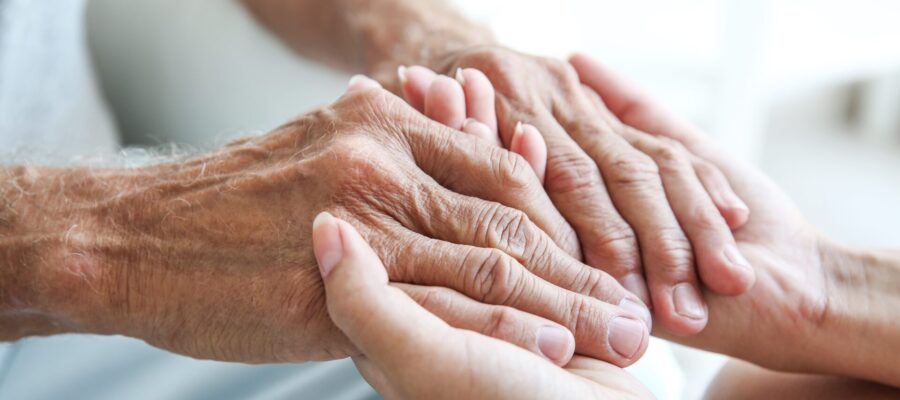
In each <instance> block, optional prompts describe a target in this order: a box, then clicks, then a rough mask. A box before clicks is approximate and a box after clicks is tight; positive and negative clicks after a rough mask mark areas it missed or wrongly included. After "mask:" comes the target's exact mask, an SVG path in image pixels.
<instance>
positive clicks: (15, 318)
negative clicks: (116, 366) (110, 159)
mask: <svg viewBox="0 0 900 400" xmlns="http://www.w3.org/2000/svg"><path fill="white" fill-rule="evenodd" d="M102 175H103V174H102V173H99V172H97V173H92V172H89V171H88V170H87V169H56V168H42V167H9V168H2V169H0V177H2V179H0V198H2V199H3V205H2V208H0V277H2V280H0V321H2V324H0V340H14V339H18V338H21V337H24V336H30V335H48V334H53V333H60V332H79V331H85V330H87V329H88V326H87V325H88V324H89V321H88V320H89V318H88V316H87V312H88V311H89V310H92V309H94V308H95V305H96V303H97V302H98V301H100V297H101V296H99V293H98V292H97V290H98V289H97V285H96V280H97V279H99V278H100V274H99V273H98V271H99V270H98V269H97V268H96V267H97V266H96V263H94V262H92V260H91V258H90V257H89V255H90V252H89V251H88V250H89V248H90V247H91V246H93V244H92V242H93V240H94V237H93V235H91V234H90V233H89V232H91V231H92V227H93V226H94V225H95V222H94V221H95V220H94V218H92V216H91V215H90V212H89V207H86V204H87V203H88V202H89V201H93V197H94V196H96V195H97V194H98V193H100V192H101V191H102V190H101V188H102V187H104V186H105V185H107V184H112V182H109V181H107V182H106V183H105V184H103V179H104V178H103V176H102Z"/></svg>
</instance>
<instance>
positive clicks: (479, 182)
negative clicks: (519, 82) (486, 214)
mask: <svg viewBox="0 0 900 400" xmlns="http://www.w3.org/2000/svg"><path fill="white" fill-rule="evenodd" d="M430 122H431V121H429V124H425V125H424V126H426V127H427V129H425V130H417V131H412V132H408V136H409V138H410V144H411V146H412V148H411V150H412V154H413V156H414V157H415V160H416V163H417V165H418V166H419V168H421V169H422V171H424V172H425V173H426V174H428V175H429V176H430V178H428V179H429V180H431V179H433V180H434V181H437V183H438V184H440V185H441V186H444V187H446V188H448V189H450V190H452V191H455V192H457V193H461V194H465V195H467V196H472V197H477V198H481V199H484V200H488V201H494V202H498V203H500V204H503V205H506V206H508V207H511V208H515V209H519V210H522V211H524V212H525V213H526V214H527V215H528V216H529V217H530V218H531V220H532V221H534V223H536V224H537V225H538V226H539V227H540V228H541V229H543V230H544V231H545V232H547V234H548V235H550V237H551V238H552V239H553V241H554V242H555V243H557V244H558V245H559V246H560V247H562V248H563V249H564V250H565V251H566V252H568V253H569V254H572V255H574V256H576V257H579V258H580V257H581V250H580V247H579V245H578V238H577V237H576V236H575V231H574V230H572V227H571V226H569V224H568V223H567V222H566V220H565V219H564V218H563V217H562V216H561V215H560V214H559V211H558V210H557V209H556V207H555V206H554V205H553V203H552V202H551V201H550V198H549V197H547V193H546V191H544V187H543V185H541V183H540V181H539V180H538V179H537V177H536V175H535V174H534V172H533V171H532V170H531V166H530V165H529V164H528V163H527V162H525V160H524V159H523V158H522V157H521V156H519V155H516V154H514V153H511V152H509V151H507V150H505V149H502V148H499V147H494V146H485V145H484V144H483V142H481V141H478V140H472V139H471V138H468V137H466V136H461V135H459V133H458V132H454V131H452V130H448V129H446V127H441V126H436V125H434V124H430ZM426 130H427V132H426Z"/></svg>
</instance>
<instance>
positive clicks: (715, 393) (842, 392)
mask: <svg viewBox="0 0 900 400" xmlns="http://www.w3.org/2000/svg"><path fill="white" fill-rule="evenodd" d="M898 393H900V389H897V388H892V387H889V386H884V385H880V384H877V383H873V382H867V381H862V380H858V379H852V378H845V377H838V376H824V375H809V374H797V373H788V372H777V371H771V370H767V369H764V368H761V367H758V366H756V365H753V364H750V363H747V362H744V361H738V360H734V359H732V360H731V361H729V362H728V363H727V364H726V365H725V366H724V367H722V369H721V370H720V371H719V374H718V375H717V376H716V377H715V378H714V379H713V381H712V383H710V385H709V387H708V388H707V390H706V394H705V395H704V398H705V399H708V400H717V399H728V400H741V399H748V400H749V399H792V400H803V399H815V400H827V399H851V398H852V399H896V398H897V395H898Z"/></svg>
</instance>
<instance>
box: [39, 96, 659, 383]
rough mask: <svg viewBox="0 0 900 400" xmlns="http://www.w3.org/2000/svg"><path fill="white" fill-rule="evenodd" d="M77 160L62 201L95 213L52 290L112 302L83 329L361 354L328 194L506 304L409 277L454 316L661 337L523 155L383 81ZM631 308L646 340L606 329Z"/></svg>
mask: <svg viewBox="0 0 900 400" xmlns="http://www.w3.org/2000/svg"><path fill="white" fill-rule="evenodd" d="M70 175H72V176H71V177H70V178H69V179H67V181H68V182H71V183H74V184H76V186H77V187H79V188H82V191H83V192H85V193H84V194H85V196H84V197H83V200H81V201H76V200H75V199H74V196H70V199H69V202H67V203H66V204H68V205H69V206H70V207H71V208H61V209H60V214H73V215H76V216H78V217H79V218H80V222H81V223H80V224H77V226H78V227H79V228H77V229H75V231H74V232H70V233H68V234H67V239H66V243H67V247H65V248H64V250H63V251H62V253H61V254H62V257H63V260H64V261H63V263H64V264H65V265H66V266H67V268H64V269H63V270H62V272H61V273H60V274H59V275H58V276H59V277H60V278H59V279H58V281H59V282H58V283H57V285H60V286H65V287H66V289H65V290H59V291H49V292H52V293H82V295H83V296H84V297H85V298H93V299H94V300H92V301H94V302H99V303H102V304H103V305H104V308H100V307H87V306H85V307H83V308H79V309H77V310H76V309H71V310H69V311H70V313H69V314H71V315H70V317H71V318H69V319H70V320H71V323H72V324H73V325H77V326H78V328H77V329H78V330H81V331H94V332H101V333H119V334H126V335H130V336H134V337H138V338H141V339H144V340H146V341H148V342H149V343H151V344H153V345H155V346H159V347H162V348H165V349H168V350H172V351H175V352H178V353H181V354H187V355H190V356H194V357H199V358H214V359H219V360H235V361H245V362H271V361H300V360H309V359H331V358H339V357H344V356H347V355H352V354H355V353H356V351H355V349H354V348H353V346H352V345H351V344H350V343H349V342H348V341H347V340H346V338H345V337H344V336H343V335H341V334H340V332H339V331H338V330H337V329H336V328H335V327H334V326H333V324H332V323H331V321H330V320H329V318H328V315H327V313H326V312H325V307H324V296H323V292H322V287H321V281H320V279H319V277H318V276H317V274H316V273H315V269H314V267H315V262H314V260H313V257H312V249H311V240H310V233H309V232H310V223H311V222H312V219H313V216H315V215H316V213H318V212H320V211H326V210H327V211H329V212H331V213H333V214H334V215H336V216H339V217H341V218H343V219H345V220H347V221H351V222H352V223H353V224H355V225H357V226H360V227H361V231H362V234H363V235H364V236H365V237H366V238H367V240H369V241H370V242H371V243H372V246H373V247H374V248H375V249H376V251H377V252H378V254H379V255H380V256H381V257H382V258H383V259H384V260H385V264H386V265H388V267H389V271H388V272H389V275H390V277H391V279H392V280H394V281H398V282H405V283H410V284H417V285H427V286H443V287H447V288H450V289H453V290H455V291H457V292H459V293H462V295H465V296H468V297H469V298H471V299H474V300H477V301H479V302H481V303H483V304H485V305H488V306H496V308H491V309H487V310H486V309H484V308H483V307H482V308H477V307H476V308H474V309H473V308H466V307H460V308H454V307H440V306H441V305H446V302H445V301H430V300H428V299H429V298H431V299H432V300H433V299H434V298H435V296H431V295H430V293H432V292H433V291H434V290H435V289H429V288H422V287H415V286H413V287H409V288H408V290H409V291H410V292H411V295H413V297H415V298H417V299H420V300H423V301H424V302H426V303H429V304H431V305H432V306H435V307H437V308H438V310H437V311H440V312H438V314H439V315H440V316H441V317H442V318H444V319H446V320H448V321H451V322H453V321H456V322H459V323H463V324H465V325H467V326H468V327H469V328H470V329H472V330H476V331H481V332H484V333H486V334H488V335H493V336H496V337H499V338H501V339H504V340H506V341H509V342H513V343H517V344H520V345H522V346H523V347H525V348H533V347H534V343H533V341H534V336H533V332H531V333H528V332H525V331H526V330H521V332H520V331H517V330H515V329H512V330H510V329H500V328H498V327H502V326H507V325H512V326H529V325H530V324H531V325H533V324H534V320H533V319H531V320H529V321H531V322H528V321H525V322H522V321H524V320H522V318H524V317H522V316H523V315H526V314H533V315H534V316H537V317H538V318H542V319H541V320H542V321H547V322H548V323H551V324H552V323H558V324H560V325H562V326H564V327H566V328H568V329H570V330H571V331H572V332H573V333H574V337H575V340H576V343H577V345H576V348H575V350H576V351H577V352H578V353H580V354H585V355H589V356H592V357H595V358H599V359H604V360H607V361H609V362H611V363H613V364H616V365H620V366H624V365H628V364H630V363H632V362H634V361H635V360H636V359H637V358H639V357H640V355H641V354H642V353H643V351H644V350H645V349H646V344H647V340H648V339H647V337H648V335H649V332H648V331H649V329H648V328H646V325H645V323H644V322H643V321H642V320H641V316H640V315H634V314H631V313H630V312H628V311H626V310H623V309H621V308H620V307H618V305H619V304H620V303H622V302H623V301H624V300H625V299H630V301H632V302H633V304H640V302H639V300H637V298H635V297H634V296H633V295H631V294H629V293H628V292H627V291H626V290H625V289H623V288H622V287H621V286H620V285H619V284H618V283H617V282H616V281H615V280H614V279H612V278H611V277H610V276H608V275H606V274H605V273H602V272H601V271H599V270H596V269H592V268H590V267H588V266H586V265H583V264H581V263H580V262H578V261H577V260H575V259H574V258H572V257H570V256H569V255H567V254H566V253H565V252H564V251H563V250H561V249H559V248H558V247H557V246H556V245H555V244H554V238H552V237H551V236H548V235H547V234H545V233H544V232H545V231H546V232H560V231H561V230H560V229H558V227H559V226H560V225H561V224H564V222H563V221H562V219H561V218H560V217H559V215H558V214H556V213H555V211H554V208H553V207H552V204H551V202H550V200H549V199H548V198H547V197H546V195H545V194H544V192H543V190H542V189H541V186H540V183H539V182H538V180H537V178H536V177H535V176H534V174H533V173H532V172H531V170H530V169H529V167H528V165H527V163H525V162H524V161H523V160H522V159H521V157H519V156H517V155H515V154H512V153H509V152H507V151H505V150H503V149H499V148H488V147H484V146H482V145H481V144H480V143H478V142H477V140H475V139H472V138H469V137H466V136H465V135H461V134H460V133H459V132H456V131H453V130H451V129H449V128H446V127H444V126H442V125H440V124H438V123H435V122H432V121H429V120H428V119H427V118H425V117H423V116H421V115H419V114H418V113H417V112H416V111H415V110H413V109H412V108H410V107H409V106H407V105H406V104H405V103H404V102H403V101H402V100H400V99H398V98H396V97H395V96H393V95H391V94H389V93H387V92H385V91H383V90H380V89H372V90H362V91H358V92H354V93H350V94H348V95H346V96H344V97H343V98H341V99H340V100H339V101H337V102H336V103H335V104H333V105H331V106H328V107H325V108H323V109H321V110H319V111H316V112H313V113H310V114H307V115H304V116H302V117H300V118H299V119H297V120H295V121H293V122H291V123H288V124H286V125H284V126H282V127H281V128H279V129H277V130H275V131H274V132H272V133H270V134H268V135H265V136H261V137H256V138H249V139H244V140H241V141H239V142H235V143H233V144H231V145H229V146H227V147H225V148H223V149H222V150H220V151H217V152H215V153H212V154H209V155H206V156H203V157H200V158H196V159H193V160H189V161H186V162H177V163H171V164H163V165H158V166H152V167H148V168H142V169H137V170H130V171H121V170H110V171H94V172H92V173H90V174H86V173H83V172H82V173H81V175H79V174H78V172H77V171H76V172H70ZM88 192H89V193H90V194H91V195H90V196H88V195H87V194H86V193H88ZM97 192H100V193H104V195H101V196H98V195H96V193H97ZM470 196H477V197H470ZM482 199H484V200H482ZM72 210H77V212H76V211H72ZM519 210H524V212H523V211H519ZM75 239H77V240H75ZM66 271H68V272H66ZM85 282H87V283H88V285H85V284H84V283H85ZM88 288H90V290H88ZM67 296H68V295H67ZM42 302H43V303H46V304H48V306H47V308H48V309H54V310H57V309H61V310H64V309H66V307H65V306H63V304H76V303H75V302H71V301H69V299H66V298H62V297H59V298H48V299H43V300H42ZM51 303H52V305H54V306H55V307H54V306H50V304H51ZM89 303H91V301H80V302H78V304H82V305H85V304H89ZM499 306H505V307H499ZM73 307H74V306H73ZM104 309H105V310H110V309H111V310H110V311H109V312H100V311H98V310H104ZM511 309H518V311H521V313H519V312H511V311H510V310H511ZM473 310H477V311H478V312H475V311H473ZM466 313H473V315H466ZM616 317H623V318H626V319H629V320H634V321H640V326H644V327H645V328H644V333H643V335H639V336H638V338H637V342H636V343H638V344H640V345H639V347H636V348H635V351H634V353H633V354H630V355H621V354H619V353H617V352H616V351H614V350H613V349H612V348H611V346H610V344H609V342H608V339H607V337H608V330H609V322H610V321H611V320H612V319H614V318H616ZM516 321H519V322H518V323H517V322H516ZM517 324H518V325H517ZM523 332H524V333H523ZM554 361H557V362H564V361H565V360H554Z"/></svg>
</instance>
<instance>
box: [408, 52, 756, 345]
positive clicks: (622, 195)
mask: <svg viewBox="0 0 900 400" xmlns="http://www.w3.org/2000/svg"><path fill="white" fill-rule="evenodd" d="M431 67H432V68H434V69H435V70H436V71H437V72H438V73H444V74H448V75H451V76H452V75H454V74H455V71H456V70H457V69H458V68H464V69H467V68H472V69H477V70H480V71H483V72H484V74H485V75H486V76H487V78H488V79H489V80H490V82H491V83H492V84H493V86H494V88H495V90H496V96H497V100H496V113H497V118H496V124H497V128H498V130H499V134H500V137H501V139H502V142H503V144H505V145H506V147H510V145H511V143H510V142H511V139H512V136H513V133H514V131H515V127H516V126H517V125H518V123H519V122H523V123H527V124H530V125H532V126H534V127H535V128H536V129H537V130H538V131H539V132H540V133H541V134H542V135H543V137H544V140H545V142H546V144H547V161H546V178H545V184H544V187H545V189H546V191H547V193H548V196H549V197H550V198H551V199H552V201H553V203H554V206H555V207H556V208H557V209H558V210H559V212H560V213H561V214H562V215H563V217H565V219H566V221H567V222H568V226H567V227H566V228H563V229H570V230H573V231H574V232H575V234H577V237H578V239H579V245H580V250H581V251H580V254H581V255H583V258H584V260H585V263H586V264H588V265H591V266H593V267H595V268H599V269H602V270H604V271H606V272H608V273H610V274H611V275H612V276H614V277H615V278H617V279H618V280H619V281H620V282H621V283H622V284H623V285H624V286H625V287H626V288H628V289H629V290H631V291H632V292H633V293H635V294H636V295H638V296H639V297H640V298H641V299H642V300H644V302H645V303H648V304H650V305H652V307H653V311H654V320H655V321H656V322H657V324H658V325H660V326H662V327H664V328H666V330H667V331H669V332H672V333H674V334H678V335H691V334H695V333H697V332H699V331H701V330H702V329H703V327H704V326H705V325H706V322H707V309H706V305H705V303H704V301H703V299H702V297H701V295H700V294H701V292H700V290H701V289H703V288H706V289H710V290H712V291H713V292H715V293H718V294H722V295H739V294H741V293H743V292H745V291H746V290H747V289H748V288H749V287H750V286H751V285H752V284H753V279H754V277H753V270H752V269H751V268H750V266H749V264H748V263H747V262H746V260H744V259H742V258H741V256H740V252H739V251H738V250H737V248H736V246H735V242H734V238H733V237H732V234H731V231H730V229H731V228H738V227H740V226H741V225H742V224H743V223H745V222H746V220H747V217H748V215H749V211H748V210H747V208H746V206H745V205H744V204H743V202H741V199H740V198H739V196H737V195H735V194H734V192H733V191H732V189H731V188H730V187H729V184H728V181H727V180H726V179H725V178H724V177H723V176H722V174H721V172H720V171H718V169H717V168H716V167H715V166H714V165H712V164H711V163H709V162H708V161H706V160H704V159H703V158H702V157H698V156H696V155H694V154H692V153H691V152H689V151H687V150H686V149H685V148H684V147H683V146H680V145H679V144H678V143H677V142H675V141H672V140H666V139H662V138H659V137H654V136H652V135H648V134H646V133H645V132H641V131H640V129H639V128H636V127H633V126H630V125H629V124H627V123H622V121H619V120H618V119H617V118H615V116H614V115H612V114H611V113H609V112H598V110H597V106H596V103H595V101H594V100H593V99H592V97H591V96H590V95H589V94H587V93H586V92H585V90H584V89H583V87H582V84H581V82H580V81H579V77H578V74H577V72H576V71H575V69H574V68H573V67H572V66H570V65H569V64H568V63H566V62H565V61H561V60H555V59H550V58H543V57H536V56H531V55H527V54H522V53H519V52H516V51H513V50H509V49H506V48H503V47H500V46H477V47H470V48H466V49H463V50H459V51H455V52H452V53H449V54H447V55H445V56H444V57H443V58H441V59H440V61H438V62H436V63H434V64H432V65H431ZM401 80H402V79H401ZM402 86H403V85H400V87H402ZM404 89H405V90H406V92H407V93H409V92H410V90H409V89H408V88H404ZM412 91H415V88H413V89H412ZM410 101H411V103H412V104H413V105H414V106H415V105H417V101H416V99H410ZM561 247H563V248H566V249H569V248H570V247H569V246H566V245H565V244H561ZM580 254H574V256H576V257H579V256H580ZM701 283H702V285H701Z"/></svg>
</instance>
